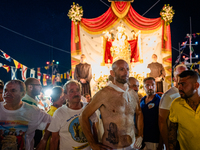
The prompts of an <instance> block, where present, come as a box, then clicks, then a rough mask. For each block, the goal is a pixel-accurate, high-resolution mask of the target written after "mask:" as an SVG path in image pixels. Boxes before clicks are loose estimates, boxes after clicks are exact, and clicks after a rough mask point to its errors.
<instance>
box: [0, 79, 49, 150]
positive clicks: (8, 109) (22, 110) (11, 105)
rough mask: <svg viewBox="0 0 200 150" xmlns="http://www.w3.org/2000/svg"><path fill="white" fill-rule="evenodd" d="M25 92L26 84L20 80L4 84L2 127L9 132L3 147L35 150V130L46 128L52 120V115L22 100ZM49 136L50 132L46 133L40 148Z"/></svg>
mask: <svg viewBox="0 0 200 150" xmlns="http://www.w3.org/2000/svg"><path fill="white" fill-rule="evenodd" d="M25 93H26V88H25V84H24V83H23V82H22V81H20V80H11V81H8V82H7V83H6V84H5V86H4V90H3V99H4V101H5V102H4V103H0V125H1V126H0V129H3V130H7V131H6V133H8V134H7V135H5V137H4V138H3V140H2V141H1V143H2V149H4V148H5V149H6V148H8V149H9V148H10V149H15V148H16V149H17V147H19V148H21V149H24V148H25V150H33V149H34V140H33V137H34V134H35V130H36V129H40V130H44V129H45V128H46V127H47V126H48V125H49V123H50V121H51V116H49V115H48V114H46V113H45V112H43V111H41V110H40V109H39V108H37V107H35V106H31V105H29V104H27V103H24V102H22V101H21V99H22V97H23V96H24V95H25ZM21 135H22V136H21ZM20 136H21V137H20ZM48 137H49V132H47V133H45V134H44V136H43V139H42V140H41V141H40V144H39V145H38V149H41V150H43V149H45V146H46V141H47V139H48ZM19 139H20V141H21V142H20V143H19Z"/></svg>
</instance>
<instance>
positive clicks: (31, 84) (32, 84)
mask: <svg viewBox="0 0 200 150" xmlns="http://www.w3.org/2000/svg"><path fill="white" fill-rule="evenodd" d="M31 85H35V86H41V84H31Z"/></svg>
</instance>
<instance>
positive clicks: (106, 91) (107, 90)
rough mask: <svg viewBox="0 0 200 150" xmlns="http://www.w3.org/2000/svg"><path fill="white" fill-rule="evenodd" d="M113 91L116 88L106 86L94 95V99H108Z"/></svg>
mask: <svg viewBox="0 0 200 150" xmlns="http://www.w3.org/2000/svg"><path fill="white" fill-rule="evenodd" d="M113 91H114V89H113V88H112V87H110V86H106V87H104V88H103V89H101V90H100V91H98V92H97V93H96V94H95V95H94V97H93V100H95V101H97V100H98V101H106V100H107V99H109V97H110V96H111V95H113Z"/></svg>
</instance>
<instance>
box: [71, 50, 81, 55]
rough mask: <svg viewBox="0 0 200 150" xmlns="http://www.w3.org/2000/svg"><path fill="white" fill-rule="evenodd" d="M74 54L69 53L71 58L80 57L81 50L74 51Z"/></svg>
mask: <svg viewBox="0 0 200 150" xmlns="http://www.w3.org/2000/svg"><path fill="white" fill-rule="evenodd" d="M75 51H76V52H71V56H76V55H81V50H80V49H78V50H75Z"/></svg>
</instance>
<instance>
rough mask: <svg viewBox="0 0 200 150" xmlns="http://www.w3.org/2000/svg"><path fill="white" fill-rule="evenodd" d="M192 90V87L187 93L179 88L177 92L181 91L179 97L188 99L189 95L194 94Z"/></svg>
mask: <svg viewBox="0 0 200 150" xmlns="http://www.w3.org/2000/svg"><path fill="white" fill-rule="evenodd" d="M193 91H194V89H191V90H190V91H189V92H188V93H185V92H184V91H182V90H180V91H179V92H181V93H180V95H181V98H183V99H188V98H190V97H192V96H193V95H194V93H193Z"/></svg>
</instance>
